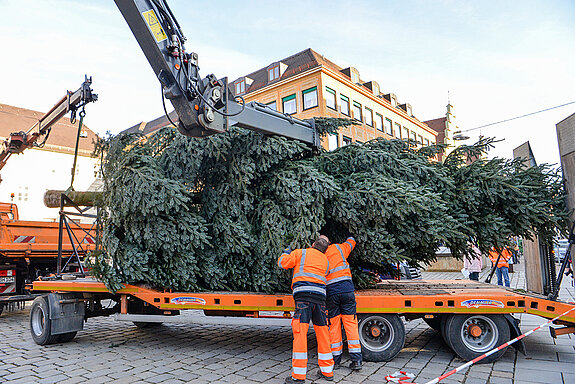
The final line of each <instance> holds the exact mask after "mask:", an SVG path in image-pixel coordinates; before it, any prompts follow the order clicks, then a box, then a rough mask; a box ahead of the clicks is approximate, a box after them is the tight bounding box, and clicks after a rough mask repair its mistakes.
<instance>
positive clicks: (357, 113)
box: [353, 101, 363, 121]
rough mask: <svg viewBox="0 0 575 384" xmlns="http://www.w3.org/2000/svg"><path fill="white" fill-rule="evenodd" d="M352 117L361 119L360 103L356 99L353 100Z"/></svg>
mask: <svg viewBox="0 0 575 384" xmlns="http://www.w3.org/2000/svg"><path fill="white" fill-rule="evenodd" d="M353 118H354V119H355V120H359V121H363V120H362V118H361V104H360V103H358V102H357V101H354V102H353Z"/></svg>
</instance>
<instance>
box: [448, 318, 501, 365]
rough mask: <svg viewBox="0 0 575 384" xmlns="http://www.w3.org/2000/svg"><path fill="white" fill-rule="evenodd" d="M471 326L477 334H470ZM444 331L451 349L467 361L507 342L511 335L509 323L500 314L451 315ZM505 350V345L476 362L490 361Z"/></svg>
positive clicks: (484, 362)
mask: <svg viewBox="0 0 575 384" xmlns="http://www.w3.org/2000/svg"><path fill="white" fill-rule="evenodd" d="M471 327H473V328H474V329H475V330H476V332H479V335H478V336H474V335H472V334H471V332H472V328H471ZM445 332H446V335H447V336H448V337H449V345H450V346H451V349H453V351H454V352H455V353H456V354H457V355H458V356H459V357H461V358H462V359H463V360H468V361H469V360H473V359H475V358H476V357H478V356H481V355H483V354H484V353H486V352H489V351H490V350H492V349H493V348H496V347H498V346H500V345H501V344H504V343H506V342H508V341H509V339H510V336H511V331H510V329H509V324H508V323H507V320H505V317H504V316H502V315H483V314H469V315H453V316H452V319H451V321H450V322H448V323H447V324H446V329H445ZM506 350H507V347H506V348H503V349H502V350H500V351H497V352H496V353H494V354H493V355H491V356H489V357H486V358H484V359H483V360H481V361H479V362H478V363H479V364H487V363H492V362H494V361H496V360H497V359H499V358H500V357H501V356H503V354H504V353H505V351H506Z"/></svg>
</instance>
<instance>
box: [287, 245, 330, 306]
mask: <svg viewBox="0 0 575 384" xmlns="http://www.w3.org/2000/svg"><path fill="white" fill-rule="evenodd" d="M278 266H279V267H281V268H283V269H290V268H293V278H292V284H291V286H292V289H293V290H294V291H293V292H294V293H298V292H314V293H319V294H321V295H324V296H325V285H326V283H327V280H326V278H325V276H326V274H327V271H328V267H329V263H328V261H327V257H326V256H325V254H323V253H321V252H320V251H318V250H317V249H315V248H306V249H296V250H295V251H292V252H291V253H284V254H282V255H281V256H280V257H279V259H278ZM295 283H297V284H295ZM294 284H295V285H296V287H295V288H294ZM296 290H297V292H296Z"/></svg>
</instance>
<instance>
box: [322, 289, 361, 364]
mask: <svg viewBox="0 0 575 384" xmlns="http://www.w3.org/2000/svg"><path fill="white" fill-rule="evenodd" d="M355 307H356V304H355V295H354V294H353V293H340V294H335V295H331V296H328V299H327V309H328V317H329V336H330V340H331V353H332V354H333V360H334V363H335V364H339V363H340V362H341V354H342V351H343V342H342V338H341V323H343V327H344V329H345V335H346V337H347V350H348V352H349V358H350V359H351V360H352V361H359V362H361V361H362V356H361V344H360V343H359V330H358V325H357V316H356V312H355V311H356V308H355Z"/></svg>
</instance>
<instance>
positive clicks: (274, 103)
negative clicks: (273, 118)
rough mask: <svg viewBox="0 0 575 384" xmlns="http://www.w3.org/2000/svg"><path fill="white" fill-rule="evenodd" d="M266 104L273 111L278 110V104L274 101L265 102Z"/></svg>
mask: <svg viewBox="0 0 575 384" xmlns="http://www.w3.org/2000/svg"><path fill="white" fill-rule="evenodd" d="M266 105H267V106H268V107H270V108H271V109H273V110H274V111H277V110H278V104H277V103H276V102H275V101H272V102H271V103H267V104H266Z"/></svg>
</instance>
